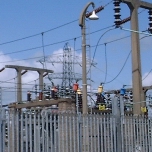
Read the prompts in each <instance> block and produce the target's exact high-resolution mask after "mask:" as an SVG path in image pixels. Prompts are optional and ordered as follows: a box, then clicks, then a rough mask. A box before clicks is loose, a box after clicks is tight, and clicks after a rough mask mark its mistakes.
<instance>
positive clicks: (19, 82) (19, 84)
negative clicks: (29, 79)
mask: <svg viewBox="0 0 152 152" xmlns="http://www.w3.org/2000/svg"><path fill="white" fill-rule="evenodd" d="M16 71H17V102H18V103H20V102H22V80H21V72H22V69H20V68H16Z"/></svg>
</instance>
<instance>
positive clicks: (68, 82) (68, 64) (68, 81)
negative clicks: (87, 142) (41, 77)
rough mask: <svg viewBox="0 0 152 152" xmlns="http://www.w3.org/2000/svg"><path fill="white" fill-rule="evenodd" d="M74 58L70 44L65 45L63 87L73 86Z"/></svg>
mask: <svg viewBox="0 0 152 152" xmlns="http://www.w3.org/2000/svg"><path fill="white" fill-rule="evenodd" d="M73 63H74V62H73V57H72V51H71V48H70V47H69V46H68V43H66V44H65V46H64V48H63V78H62V86H65V87H70V86H72V84H73V79H74V77H75V76H74V74H73V69H72V67H73Z"/></svg>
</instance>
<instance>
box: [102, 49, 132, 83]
mask: <svg viewBox="0 0 152 152" xmlns="http://www.w3.org/2000/svg"><path fill="white" fill-rule="evenodd" d="M130 54H131V51H130V52H129V54H128V56H127V58H126V60H125V62H124V64H123V66H122V68H121V70H120V71H119V73H118V74H117V75H116V76H115V77H114V78H113V79H112V80H110V81H108V82H105V83H104V84H108V83H111V82H112V81H114V80H115V79H116V78H117V77H118V76H119V75H120V73H121V72H122V70H123V69H124V67H125V65H126V63H127V61H128V59H129V56H130Z"/></svg>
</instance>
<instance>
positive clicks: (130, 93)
mask: <svg viewBox="0 0 152 152" xmlns="http://www.w3.org/2000/svg"><path fill="white" fill-rule="evenodd" d="M129 100H130V102H133V93H132V91H130V92H129Z"/></svg>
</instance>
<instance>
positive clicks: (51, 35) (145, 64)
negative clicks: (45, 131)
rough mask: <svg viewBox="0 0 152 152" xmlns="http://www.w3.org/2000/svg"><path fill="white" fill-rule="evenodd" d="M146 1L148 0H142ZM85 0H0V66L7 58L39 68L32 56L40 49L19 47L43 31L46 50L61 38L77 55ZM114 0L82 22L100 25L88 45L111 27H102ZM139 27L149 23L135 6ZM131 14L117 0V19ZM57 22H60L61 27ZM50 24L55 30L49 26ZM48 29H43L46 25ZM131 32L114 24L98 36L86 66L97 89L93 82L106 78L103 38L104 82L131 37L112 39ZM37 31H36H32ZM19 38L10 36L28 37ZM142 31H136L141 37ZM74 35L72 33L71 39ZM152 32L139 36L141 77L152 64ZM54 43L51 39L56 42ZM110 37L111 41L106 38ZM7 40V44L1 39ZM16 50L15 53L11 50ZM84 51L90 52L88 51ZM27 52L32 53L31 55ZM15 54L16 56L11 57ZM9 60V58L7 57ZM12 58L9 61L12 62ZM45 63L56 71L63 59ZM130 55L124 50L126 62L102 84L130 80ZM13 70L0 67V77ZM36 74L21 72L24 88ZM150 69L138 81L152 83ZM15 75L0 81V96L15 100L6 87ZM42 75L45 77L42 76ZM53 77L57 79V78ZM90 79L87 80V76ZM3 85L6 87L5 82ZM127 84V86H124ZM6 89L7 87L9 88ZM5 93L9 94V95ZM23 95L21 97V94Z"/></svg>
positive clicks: (108, 22)
mask: <svg viewBox="0 0 152 152" xmlns="http://www.w3.org/2000/svg"><path fill="white" fill-rule="evenodd" d="M146 1H147V2H150V0H146ZM109 2H110V0H109V1H107V0H102V1H100V0H94V3H95V5H96V8H98V7H99V6H105V5H106V4H108V3H109ZM87 3H88V1H87V0H83V1H82V0H77V1H71V0H66V2H65V1H59V0H58V1H57V0H56V1H48V0H46V1H40V0H37V1H34V0H33V1H19V0H16V1H0V6H1V8H0V14H1V15H0V54H1V55H0V68H2V67H4V66H5V65H8V64H16V65H24V66H33V67H39V68H42V65H41V64H40V63H38V62H36V61H37V59H36V57H40V56H43V49H42V48H38V49H33V50H29V51H22V50H26V49H31V48H37V47H40V46H42V34H41V33H42V32H44V34H43V39H44V45H48V44H52V45H50V46H48V47H45V48H44V51H45V55H46V56H48V55H52V54H59V53H61V52H62V49H63V47H64V45H65V43H66V42H68V43H69V46H70V47H72V48H73V49H74V42H75V50H76V55H78V56H80V57H81V38H77V37H80V36H81V29H80V27H79V25H78V19H79V17H80V13H81V11H82V10H83V8H84V6H85V5H86V4H87ZM113 8H114V5H113V3H112V2H111V3H110V4H109V5H107V6H106V7H105V8H104V10H103V11H101V12H99V13H98V16H99V20H98V21H89V20H87V21H86V25H87V27H89V31H90V33H92V32H94V31H97V30H99V31H98V32H95V33H93V34H90V43H89V45H90V46H95V45H96V44H97V42H98V40H99V38H100V37H101V35H102V34H103V33H104V32H106V31H108V30H109V29H110V28H107V29H105V30H102V29H104V28H106V27H110V26H112V25H114V10H113ZM88 11H92V7H91V6H90V7H89V8H88ZM141 11H142V13H140V14H139V30H140V31H143V30H146V29H147V28H148V26H149V25H148V23H149V21H148V17H149V16H148V11H147V10H145V11H143V9H139V12H141ZM129 16H130V11H129V8H128V6H127V5H126V4H123V3H121V19H124V18H126V17H129ZM70 22H72V23H71V24H68V25H66V26H62V25H64V24H66V23H70ZM60 26H61V27H60ZM123 27H124V28H127V29H130V22H128V23H126V24H124V25H123ZM50 29H54V30H50ZM48 30H50V31H49V32H45V31H48ZM130 34H131V33H130V32H127V31H123V30H121V29H113V30H109V31H108V32H106V34H105V35H104V36H103V37H102V38H101V40H100V42H99V44H102V45H99V46H98V47H97V50H96V54H95V59H94V60H95V62H96V63H97V65H96V67H94V68H92V69H91V75H92V76H91V78H92V80H93V83H92V89H97V87H98V85H99V84H100V83H101V82H103V81H104V80H105V75H106V60H105V45H104V44H105V43H106V57H107V79H106V80H107V82H109V81H111V80H112V79H113V78H114V77H115V76H116V75H117V74H118V73H119V71H120V70H121V68H122V66H123V64H124V62H125V60H126V58H127V56H128V54H129V52H130V51H131V40H130V37H128V38H125V39H122V40H119V41H115V42H111V41H113V40H116V39H121V38H123V37H125V36H129V35H130ZM33 35H36V36H33ZM29 36H32V37H30V38H26V39H23V40H20V41H15V42H12V43H6V42H11V41H14V40H18V39H20V38H25V37H29ZM142 36H144V35H140V37H142ZM74 38H77V39H76V41H74ZM151 40H152V38H151V37H147V38H144V39H142V40H141V44H140V48H141V63H142V77H143V78H144V77H145V76H147V74H148V73H149V71H150V70H151V69H152V67H151V56H152V52H151V47H152V43H151ZM61 41H64V42H62V43H58V44H55V45H53V44H54V43H57V42H61ZM110 42H111V43H110ZM3 43H6V44H3ZM15 51H20V52H18V53H12V52H15ZM94 51H95V47H91V55H92V56H93V53H94ZM87 54H88V57H89V53H87ZM29 58H34V59H33V60H31V59H29ZM14 60H19V61H18V62H14ZM8 61H9V62H8ZM12 61H13V62H12ZM47 68H49V69H52V70H55V71H61V70H62V65H54V66H52V65H50V64H48V65H47ZM77 71H78V72H80V73H81V67H77ZM131 73H132V72H131V56H129V58H128V60H127V63H126V65H125V67H124V69H123V70H122V72H121V73H120V75H119V76H118V77H117V78H116V79H115V80H114V81H112V82H111V83H108V84H105V85H104V89H105V90H111V89H119V88H121V87H122V85H124V84H126V85H131V81H132V76H131ZM15 76H16V72H15V70H10V69H5V70H4V71H3V72H1V73H0V81H2V82H3V81H7V80H9V79H12V78H14V77H15ZM37 78H38V74H37V73H35V72H34V73H33V72H28V73H27V74H25V75H24V76H23V82H29V81H33V82H32V83H31V84H30V85H29V86H24V85H23V88H26V89H23V90H24V91H25V92H26V91H27V90H29V89H32V88H33V86H34V83H35V81H34V80H35V79H37ZM151 78H152V73H150V74H149V75H148V76H147V78H146V79H145V80H144V81H143V85H151V84H152V79H151ZM15 81H16V79H13V80H12V81H9V82H10V83H1V87H2V88H3V97H2V99H3V101H4V102H7V103H8V102H13V101H14V100H16V99H15V98H16V97H15V95H16V93H15V91H13V89H7V87H15V83H14V82H15ZM45 81H46V80H45ZM56 83H57V82H56ZM88 83H89V82H88ZM4 87H6V88H4ZM129 87H130V86H129ZM9 91H10V92H9ZM8 94H10V96H11V98H10V96H8ZM23 100H26V97H25V96H23Z"/></svg>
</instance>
